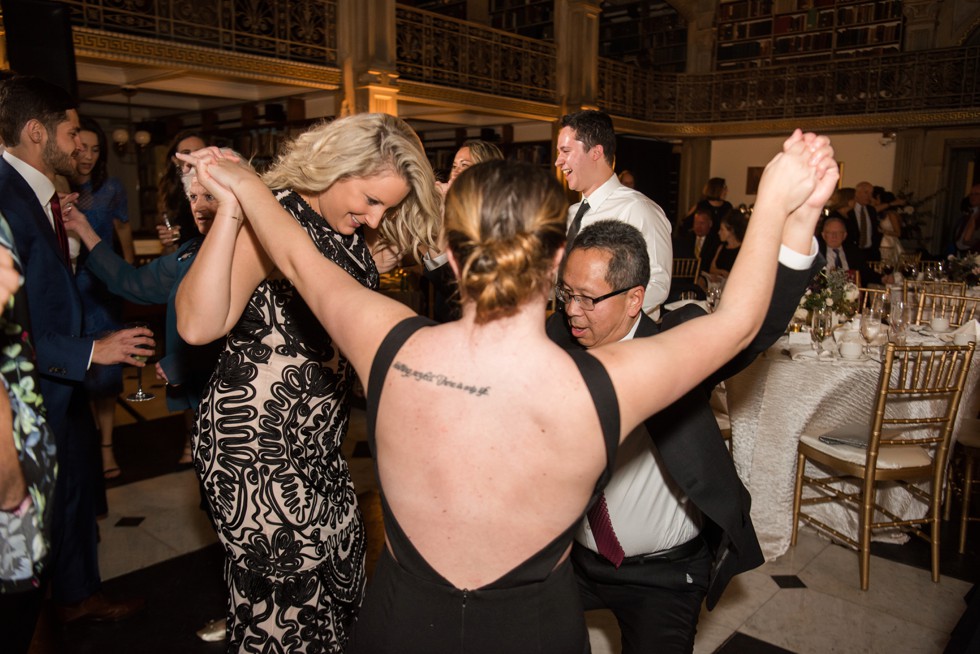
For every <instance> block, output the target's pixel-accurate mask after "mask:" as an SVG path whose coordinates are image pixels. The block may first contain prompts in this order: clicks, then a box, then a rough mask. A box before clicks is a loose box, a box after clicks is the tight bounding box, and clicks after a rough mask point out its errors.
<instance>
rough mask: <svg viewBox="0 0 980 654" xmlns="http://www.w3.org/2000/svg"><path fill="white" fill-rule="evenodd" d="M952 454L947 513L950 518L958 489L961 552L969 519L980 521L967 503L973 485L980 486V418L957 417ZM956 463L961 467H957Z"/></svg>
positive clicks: (946, 516) (947, 491)
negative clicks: (955, 492) (971, 512)
mask: <svg viewBox="0 0 980 654" xmlns="http://www.w3.org/2000/svg"><path fill="white" fill-rule="evenodd" d="M953 440H954V441H955V445H953V457H952V460H951V461H950V464H949V483H948V484H947V487H946V515H945V517H944V519H946V520H949V517H950V509H951V508H952V501H951V500H952V495H953V494H954V491H959V493H960V495H961V498H960V499H961V500H962V502H961V504H960V548H959V552H960V554H963V553H964V552H965V551H966V528H967V526H968V525H969V523H970V522H977V521H980V515H978V516H974V515H971V514H970V505H971V504H972V500H973V492H974V489H975V487H976V486H980V418H966V417H963V418H960V420H959V427H958V428H957V430H956V438H955V439H953ZM957 465H959V466H961V467H962V470H956V467H957Z"/></svg>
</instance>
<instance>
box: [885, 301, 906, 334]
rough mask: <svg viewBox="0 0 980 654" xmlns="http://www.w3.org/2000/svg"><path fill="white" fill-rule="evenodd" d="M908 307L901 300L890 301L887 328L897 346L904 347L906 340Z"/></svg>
mask: <svg viewBox="0 0 980 654" xmlns="http://www.w3.org/2000/svg"><path fill="white" fill-rule="evenodd" d="M908 314H909V307H908V306H907V305H906V304H905V302H903V301H902V300H892V310H891V313H890V314H888V326H889V327H890V329H891V333H892V339H893V340H894V341H895V343H897V344H898V345H905V341H906V339H907V338H908V328H909V315H908Z"/></svg>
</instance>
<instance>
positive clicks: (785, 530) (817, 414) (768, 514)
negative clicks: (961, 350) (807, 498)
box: [725, 334, 980, 560]
mask: <svg viewBox="0 0 980 654" xmlns="http://www.w3.org/2000/svg"><path fill="white" fill-rule="evenodd" d="M929 342H932V343H938V342H939V341H936V340H934V338H933V339H930V338H929V335H926V334H923V335H921V337H920V338H918V339H916V338H915V336H914V335H913V336H912V337H910V339H909V344H910V345H912V344H920V343H929ZM880 370H881V364H880V363H879V362H878V361H875V360H873V359H867V360H862V361H845V360H843V359H840V358H837V357H833V358H831V359H829V360H826V359H820V360H817V359H805V360H796V361H794V360H792V359H791V358H790V356H789V355H788V352H787V342H786V338H785V337H784V338H783V339H781V340H780V341H779V342H778V343H777V344H776V345H775V346H773V347H772V348H771V349H770V350H769V351H767V352H766V353H764V354H763V355H762V356H760V357H759V358H758V359H757V360H756V361H755V362H754V363H753V364H752V365H751V366H749V367H748V368H746V369H745V370H743V371H742V372H741V373H739V374H738V375H736V376H734V377H732V378H731V379H729V380H728V381H727V382H726V384H725V385H726V388H727V395H728V410H729V413H730V416H731V422H732V439H733V443H734V458H735V467H736V469H737V470H738V473H739V476H740V477H741V478H742V481H743V483H744V484H745V485H746V487H747V488H748V490H749V492H750V493H751V494H752V521H753V523H754V525H755V530H756V533H757V534H758V536H759V542H760V544H761V545H762V551H763V553H764V554H765V556H766V560H772V559H774V558H777V557H779V556H781V555H782V554H784V553H785V552H786V550H787V549H788V548H789V541H790V535H791V531H792V526H793V524H792V523H793V486H794V481H795V473H796V447H797V442H798V441H799V439H800V435H801V434H802V433H803V432H804V431H809V432H812V431H815V430H819V429H823V430H830V429H833V428H834V427H837V426H840V425H842V424H845V423H853V422H867V423H868V424H870V420H871V409H872V405H873V403H874V392H875V390H876V387H877V382H878V377H879V373H880ZM978 380H980V355H975V356H974V358H973V361H972V363H971V365H970V371H969V373H968V376H967V381H966V388H965V389H964V392H963V397H962V400H961V403H960V410H959V414H958V416H976V415H977V411H978V409H980V388H978ZM950 449H951V450H952V448H950ZM882 488H883V490H880V491H879V500H880V501H882V503H883V505H884V506H885V507H886V508H889V509H890V510H891V511H893V512H894V513H896V514H898V515H900V516H902V517H903V518H918V517H921V516H924V515H925V513H926V509H927V507H926V506H925V505H924V504H922V503H921V502H918V501H916V500H913V499H912V496H911V495H910V494H909V493H908V492H906V491H905V490H903V489H901V488H899V487H897V486H894V485H890V486H882ZM808 511H809V512H810V513H813V514H815V515H817V516H818V517H819V518H820V519H821V520H823V521H824V522H825V523H827V524H829V525H830V526H832V527H834V528H835V529H837V530H838V531H840V532H841V533H844V534H848V535H851V536H852V537H855V538H856V535H857V532H858V525H857V513H856V512H855V511H852V510H847V509H845V508H843V507H841V506H838V505H835V504H833V503H826V504H820V505H815V506H811V507H808ZM873 538H874V540H885V541H890V542H905V541H906V540H907V539H908V536H907V535H906V534H903V533H900V532H898V531H892V532H889V531H882V532H876V533H875V534H874V535H873Z"/></svg>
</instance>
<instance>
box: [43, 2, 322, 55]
mask: <svg viewBox="0 0 980 654" xmlns="http://www.w3.org/2000/svg"><path fill="white" fill-rule="evenodd" d="M62 2H63V3H64V4H65V5H68V6H69V7H70V8H71V12H72V24H73V25H75V26H80V27H89V28H92V29H99V30H105V31H107V32H115V33H122V34H131V35H134V36H144V37H149V38H154V39H161V40H164V41H169V42H174V43H184V44H188V45H197V46H204V47H210V48H217V49H219V50H223V51H230V52H239V53H243V54H251V55H264V56H268V57H275V58H278V59H288V60H290V61H296V62H303V63H309V64H319V65H324V66H336V65H337V2H336V0H272V1H270V0H62Z"/></svg>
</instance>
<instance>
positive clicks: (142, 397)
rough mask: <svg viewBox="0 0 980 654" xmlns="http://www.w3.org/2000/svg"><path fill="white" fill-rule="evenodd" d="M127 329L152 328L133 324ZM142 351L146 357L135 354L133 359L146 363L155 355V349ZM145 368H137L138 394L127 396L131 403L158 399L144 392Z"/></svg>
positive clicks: (142, 347) (141, 323)
mask: <svg viewBox="0 0 980 654" xmlns="http://www.w3.org/2000/svg"><path fill="white" fill-rule="evenodd" d="M126 327H127V328H134V327H145V328H147V329H149V327H150V326H149V325H148V324H146V323H145V322H133V323H129V324H128V325H126ZM140 349H141V350H145V351H146V354H145V355H143V354H134V355H133V358H134V359H136V360H137V361H143V362H146V360H147V359H149V357H150V355H151V354H153V348H151V347H147V346H140ZM143 367H145V366H143ZM143 367H137V368H136V392H135V393H130V394H129V395H127V396H126V399H127V400H129V401H130V402H146V401H148V400H152V399H153V398H155V397H156V395H154V394H153V393H147V392H146V391H144V390H143Z"/></svg>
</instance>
